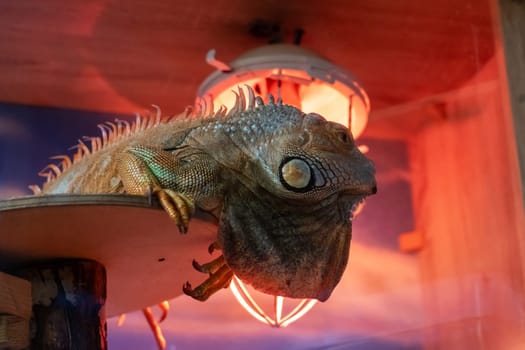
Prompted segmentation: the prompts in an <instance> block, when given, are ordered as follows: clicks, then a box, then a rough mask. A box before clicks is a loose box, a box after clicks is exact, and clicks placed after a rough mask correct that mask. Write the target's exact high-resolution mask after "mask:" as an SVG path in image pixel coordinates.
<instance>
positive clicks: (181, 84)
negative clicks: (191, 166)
mask: <svg viewBox="0 0 525 350" xmlns="http://www.w3.org/2000/svg"><path fill="white" fill-rule="evenodd" d="M0 23H2V24H1V25H0V77H1V78H0V199H1V200H7V199H9V198H15V197H20V196H27V195H30V194H31V191H30V190H29V189H28V188H27V186H28V185H31V184H40V183H42V181H43V179H42V178H41V177H39V176H38V175H37V174H38V173H39V171H41V170H42V168H44V167H45V166H46V165H47V164H48V163H49V162H50V161H49V157H50V156H53V155H56V154H63V153H65V152H67V149H68V148H69V147H70V146H72V145H74V144H76V143H77V140H78V139H79V138H82V137H83V136H86V135H88V136H90V135H96V134H97V133H98V129H97V124H100V123H103V122H105V121H111V120H114V119H115V118H119V119H125V120H132V119H133V118H134V116H133V115H134V113H137V112H139V113H144V111H146V110H148V109H150V108H151V107H150V106H151V105H152V104H154V105H157V106H160V108H161V110H162V111H163V113H166V114H169V115H172V114H177V113H180V112H182V111H183V110H184V108H185V107H186V106H187V105H191V104H193V103H194V101H195V99H196V97H197V92H198V90H199V85H200V84H201V83H202V82H203V81H204V80H205V79H206V77H207V76H209V75H210V74H211V73H212V72H213V71H214V70H216V69H217V65H216V64H215V66H214V67H210V65H208V64H207V63H206V61H205V57H206V53H207V52H209V50H210V49H215V50H216V59H217V60H218V61H220V62H225V63H228V62H231V61H233V60H235V59H236V58H238V57H239V56H241V55H242V54H243V53H245V52H247V51H249V50H251V49H254V48H257V47H261V46H264V45H267V44H269V43H270V44H276V43H277V44H279V43H281V44H282V43H285V44H296V45H300V47H304V48H306V49H309V50H312V51H313V52H315V53H317V54H319V55H320V56H322V57H324V58H326V59H327V60H328V61H330V62H332V63H333V64H334V65H337V66H340V67H342V68H343V69H344V70H346V71H348V72H351V73H352V75H353V76H355V78H356V79H357V81H358V82H359V86H360V87H362V89H363V91H364V92H366V95H367V96H368V99H369V102H370V113H369V115H368V120H367V124H366V126H365V127H364V131H363V132H362V134H361V135H360V136H359V138H358V139H357V140H356V143H357V144H358V145H360V146H363V147H362V149H363V150H367V153H366V155H367V157H369V158H370V159H372V160H373V161H374V163H375V165H376V171H377V172H376V178H377V187H378V193H377V194H376V195H374V196H371V197H369V198H368V199H367V201H366V204H365V206H364V208H363V210H362V212H361V213H360V214H359V215H358V216H357V217H356V218H355V220H354V228H353V236H352V245H351V248H350V260H349V263H348V266H347V269H346V271H345V273H344V276H343V279H342V280H341V282H340V284H339V285H338V286H337V287H336V289H335V291H334V293H333V295H332V296H331V298H330V299H329V300H328V301H326V302H324V303H318V304H317V305H315V307H314V308H313V309H312V310H311V311H310V312H309V313H307V314H306V315H305V316H304V317H303V318H301V319H300V320H298V321H297V322H296V323H294V324H292V325H290V326H289V327H287V328H283V329H275V328H270V327H268V326H267V325H263V324H262V323H258V322H257V321H256V320H254V319H252V318H251V316H250V315H248V313H246V312H245V311H244V310H243V309H242V308H241V306H239V305H238V304H237V302H236V301H235V299H234V298H233V296H232V295H231V294H230V291H229V290H223V291H221V292H219V293H217V295H215V296H213V297H212V298H211V299H210V300H209V301H206V302H205V303H199V302H196V301H194V300H191V299H190V298H188V297H186V296H184V295H181V294H182V292H181V287H182V286H181V285H178V284H177V285H176V284H174V285H173V286H172V287H173V289H172V291H171V290H170V291H168V292H166V293H164V292H163V293H164V294H163V295H165V298H166V299H170V298H174V299H173V300H172V302H171V311H170V314H169V316H168V318H167V320H166V321H164V322H163V323H162V324H161V328H162V330H163V332H164V335H165V337H166V340H167V349H194V348H212V347H213V348H215V349H229V348H250V349H267V348H279V349H280V348H282V349H516V350H517V349H522V348H525V212H524V199H525V190H524V188H525V187H524V186H525V175H524V171H525V107H524V99H525V97H524V96H525V95H524V94H525V4H524V3H523V2H520V1H511V0H499V1H497V0H483V1H474V0H466V1H452V0H447V1H436V0H426V1H415V0H403V1H394V2H393V1H385V0H374V1H368V0H367V1H365V0H359V1H343V0H326V1H321V2H320V1H309V0H308V1H295V0H293V1H287V2H286V1H274V0H266V1H249V2H248V1H233V0H215V1H207V0H203V1H200V2H194V3H193V2H192V3H190V2H187V1H179V0H177V1H167V0H157V1H151V2H143V1H136V0H133V1H120V0H107V1H106V0H104V1H103V0H97V1H91V2H89V3H86V2H81V1H69V2H63V1H46V2H40V1H35V0H29V1H24V2H20V1H3V2H1V3H0ZM284 102H285V103H286V100H285V101H284ZM346 112H347V111H345V113H346ZM3 215H4V218H5V215H6V214H5V213H3V212H2V211H0V273H1V272H4V273H9V272H10V270H11V269H12V266H11V265H10V262H11V261H12V260H11V258H12V256H11V255H10V254H11V253H12V252H10V247H8V246H7V244H4V245H3V244H2V239H4V242H7V238H6V237H8V236H9V233H8V232H6V231H5V227H2V222H4V223H5V222H6V221H2V219H3V217H2V216H3ZM129 220H130V222H128V224H127V226H126V227H133V226H134V221H133V220H138V219H137V218H136V217H133V218H130V219H129ZM166 221H167V220H166ZM46 225H53V224H52V223H46ZM57 225H60V223H57ZM97 227H98V226H97ZM173 234H174V235H177V234H178V232H177V230H176V228H174V229H173ZM100 236H103V235H100ZM9 237H10V236H9ZM144 237H145V238H144V239H152V240H154V239H155V232H145V233H144ZM11 238H12V237H10V239H11ZM122 240H123V241H124V240H125V236H123V237H122ZM44 241H45V240H44ZM112 241H115V240H114V239H113V240H112ZM42 244H44V245H45V244H47V243H45V242H44V243H42ZM101 244H102V243H101ZM123 245H125V243H124V242H123ZM164 248H165V247H164ZM112 249H113V248H112ZM118 251H119V250H118V249H117V251H116V253H115V254H119V253H118ZM126 251H127V250H126V249H123V250H122V252H126ZM201 253H202V252H201ZM75 254H76V253H75ZM75 254H74V253H72V255H75ZM122 254H123V255H125V254H126V253H122ZM68 257H72V256H68ZM124 257H125V256H124ZM127 258H129V259H130V260H132V259H134V257H133V256H129V257H127ZM168 260H169V259H168ZM102 263H104V262H102ZM155 263H164V261H161V260H160V258H159V261H158V262H157V261H156V262H155ZM169 263H170V262H169V261H167V264H169ZM166 266H169V265H166ZM106 268H107V269H108V276H111V272H112V270H111V269H112V266H106ZM177 268H178V269H183V268H181V267H180V266H179V267H177ZM188 269H191V266H188ZM119 273H120V274H121V275H125V278H130V279H132V278H133V274H134V271H132V270H130V271H125V273H124V272H122V271H120V270H119ZM192 276H193V275H192ZM0 277H2V275H0ZM108 278H109V277H108ZM123 278H124V277H123ZM162 279H163V281H159V280H156V279H155V278H151V279H149V280H148V279H146V280H144V281H136V283H135V286H137V287H136V288H130V289H129V290H125V291H122V290H121V289H120V290H119V291H118V292H114V294H112V293H113V290H117V289H115V288H113V287H112V286H111V285H110V283H111V281H109V280H108V288H109V289H108V298H107V310H108V316H109V318H108V343H109V348H111V349H129V348H143V349H145V348H148V349H154V348H155V346H156V345H155V340H154V338H153V336H152V334H151V331H150V329H149V327H148V325H147V323H146V321H145V320H144V319H143V316H142V313H141V312H140V308H142V307H147V306H150V305H140V306H137V305H134V304H133V303H132V302H131V301H132V300H141V299H140V298H141V295H142V294H148V293H149V294H148V295H156V294H155V293H150V291H151V290H153V291H155V288H157V287H158V285H165V284H163V283H164V282H166V281H165V280H166V278H165V277H162ZM196 282H197V281H195V283H196ZM2 283H4V284H6V283H7V282H6V280H4V279H2V278H0V291H2V290H3V289H2ZM0 296H2V294H1V293H0ZM124 300H125V302H124ZM130 300H131V301H130ZM128 301H129V302H128ZM161 301H162V300H151V299H148V304H151V305H153V304H155V303H157V302H161ZM1 305H2V304H1V300H0V306H1ZM130 305H134V306H137V307H131V306H130ZM5 312H6V311H5V310H2V309H0V349H1V348H4V347H8V345H9V343H8V342H9V339H7V340H6V339H5V338H2V332H1V330H2V322H3V321H2V320H3V317H4V316H3V313H5ZM122 312H126V313H127V316H126V321H125V322H124V323H123V324H122V325H117V323H118V316H119V314H120V313H122ZM5 322H7V321H5ZM24 322H29V316H28V315H26V316H25V321H24ZM5 324H7V323H5ZM6 344H7V345H6Z"/></svg>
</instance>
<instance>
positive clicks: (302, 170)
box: [279, 158, 315, 192]
mask: <svg viewBox="0 0 525 350" xmlns="http://www.w3.org/2000/svg"><path fill="white" fill-rule="evenodd" d="M279 178H280V180H281V183H282V184H283V186H284V187H285V188H287V189H289V190H290V191H294V192H306V191H308V190H310V189H311V188H312V187H313V185H314V183H315V179H314V172H313V171H312V168H310V166H309V165H308V163H307V162H306V161H305V160H304V159H301V158H285V159H284V160H283V161H282V163H281V166H280V167H279Z"/></svg>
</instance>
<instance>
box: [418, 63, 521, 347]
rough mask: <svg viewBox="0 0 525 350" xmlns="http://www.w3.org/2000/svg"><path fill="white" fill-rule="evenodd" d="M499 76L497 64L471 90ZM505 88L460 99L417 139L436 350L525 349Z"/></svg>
mask: <svg viewBox="0 0 525 350" xmlns="http://www.w3.org/2000/svg"><path fill="white" fill-rule="evenodd" d="M495 71H496V72H497V64H496V61H495V60H494V61H493V62H492V64H489V65H488V66H487V67H486V68H485V70H484V71H483V72H482V73H481V74H480V76H479V77H478V79H474V80H473V81H472V82H471V83H470V84H469V85H470V87H471V88H474V89H475V87H476V85H477V84H479V81H482V80H483V79H484V76H485V75H487V74H489V75H494V72H495ZM504 83H505V81H504V80H503V81H500V83H499V84H495V85H494V87H493V89H480V93H479V94H477V95H474V96H473V95H472V94H467V95H461V92H459V93H458V94H459V95H458V96H455V97H454V99H453V100H450V101H449V102H448V103H447V104H446V105H445V107H444V110H443V113H444V114H443V116H444V118H442V119H441V120H440V121H436V122H435V123H434V124H432V125H430V126H428V127H426V128H424V129H422V130H420V131H419V132H418V133H417V134H415V135H414V136H413V137H412V138H411V140H410V142H409V145H410V155H411V165H412V176H413V196H414V211H415V221H416V222H415V226H416V230H418V231H420V232H423V234H424V247H423V249H422V250H421V252H420V254H419V262H420V269H421V279H422V291H423V298H424V305H425V316H426V317H427V321H428V323H429V324H430V325H432V327H430V328H429V331H428V334H427V340H428V343H427V345H428V346H427V347H428V348H429V349H475V348H476V349H508V348H511V347H510V346H514V345H516V344H520V346H521V345H525V338H523V337H524V335H525V324H524V321H525V278H524V276H525V274H524V269H525V259H524V254H525V219H524V213H523V202H522V199H521V186H520V181H519V169H518V162H517V157H516V151H515V143H514V134H513V132H512V128H511V127H510V126H511V121H512V119H511V116H510V115H509V114H508V113H505V111H504V110H505V109H504V108H503V106H504V102H505V99H504V95H503V92H502V88H503V87H504V85H503V84H504ZM465 110H469V111H470V113H468V114H464V113H462V111H465ZM462 116H464V117H462ZM451 330H455V331H451Z"/></svg>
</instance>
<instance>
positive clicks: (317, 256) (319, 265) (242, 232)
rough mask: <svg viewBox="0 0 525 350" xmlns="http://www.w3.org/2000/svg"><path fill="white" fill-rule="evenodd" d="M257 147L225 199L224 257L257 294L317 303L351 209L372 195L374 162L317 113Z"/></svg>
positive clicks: (331, 277) (334, 270)
mask: <svg viewBox="0 0 525 350" xmlns="http://www.w3.org/2000/svg"><path fill="white" fill-rule="evenodd" d="M292 112H293V111H292ZM261 149H262V151H259V152H258V157H257V159H254V160H253V161H251V162H249V164H248V165H247V166H246V169H248V168H249V171H247V174H249V176H247V177H245V178H244V179H243V181H242V183H241V184H239V185H238V186H236V188H235V190H234V191H232V192H231V193H230V194H229V196H228V198H227V199H226V202H225V207H224V212H223V215H221V224H220V230H219V242H220V244H221V246H222V248H223V254H224V257H225V259H226V262H227V264H228V265H229V267H230V268H231V269H232V271H233V272H234V273H235V274H236V275H237V276H238V277H239V278H240V279H241V280H243V281H244V282H247V283H248V284H251V285H252V286H253V287H255V288H256V289H258V290H260V291H262V292H266V293H269V294H273V295H281V296H287V297H292V298H315V299H319V300H321V301H324V300H326V299H328V297H329V296H330V294H331V293H332V291H333V289H334V288H335V286H336V285H337V283H338V282H339V280H340V278H341V276H342V274H343V272H344V269H345V267H346V264H347V261H348V254H349V245H350V238H351V220H352V212H353V210H355V208H356V206H357V205H358V204H359V203H360V202H362V200H363V199H364V197H366V196H368V195H371V194H374V193H375V192H376V181H375V176H374V174H375V170H374V166H373V163H372V162H371V161H370V160H368V159H367V158H366V157H365V156H364V155H363V154H362V153H361V152H360V151H359V149H358V148H357V147H356V145H355V143H354V140H353V137H352V135H351V133H350V132H349V130H348V129H347V128H346V127H344V126H342V125H340V124H337V123H333V122H329V121H326V120H325V119H324V118H323V117H321V116H319V115H317V114H306V115H303V117H302V118H301V123H300V126H298V127H297V128H296V129H295V130H293V132H289V131H288V132H280V133H276V135H275V137H272V139H271V140H269V141H268V142H266V145H265V146H264V147H262V148H261Z"/></svg>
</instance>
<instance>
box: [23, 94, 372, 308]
mask: <svg viewBox="0 0 525 350" xmlns="http://www.w3.org/2000/svg"><path fill="white" fill-rule="evenodd" d="M234 93H235V94H236V103H235V106H234V107H233V108H232V109H231V110H229V111H227V110H226V108H225V107H221V108H219V109H218V110H217V111H216V112H213V111H209V110H210V109H213V108H208V107H206V106H204V107H202V106H201V108H197V109H196V110H195V111H191V110H187V111H186V112H185V113H184V114H183V115H181V116H178V117H163V116H161V113H160V111H157V113H156V115H152V116H151V117H148V118H142V117H137V119H136V121H135V122H134V123H128V122H125V121H116V122H115V123H107V124H103V125H99V128H100V129H101V136H100V137H94V138H89V139H88V142H90V143H91V147H88V146H87V145H86V143H85V142H83V141H79V144H78V146H77V153H76V154H75V155H74V156H73V159H70V158H69V157H68V156H56V157H55V158H58V159H61V164H59V165H56V164H55V165H54V164H51V165H49V166H48V167H47V168H46V171H44V173H43V175H45V176H46V177H47V182H46V183H45V184H44V185H43V188H42V189H41V190H40V189H39V188H37V187H33V189H34V191H35V192H39V193H43V194H56V193H78V194H81V193H130V194H142V195H147V194H150V195H155V196H158V198H159V201H160V203H161V205H162V206H163V208H164V209H165V210H166V212H167V213H168V215H169V216H170V217H171V218H172V219H173V221H175V223H176V225H177V226H178V227H179V229H180V231H181V232H182V233H185V232H186V231H187V229H188V225H189V224H190V222H191V220H190V216H191V213H192V212H193V211H194V209H195V208H199V209H201V210H203V211H206V212H210V213H212V214H213V215H214V216H215V217H217V219H218V233H217V241H216V243H215V244H214V247H215V248H218V249H220V250H222V255H221V256H220V257H219V258H217V259H215V260H213V261H211V262H209V263H207V264H203V265H200V264H198V263H196V262H194V264H193V265H194V267H195V268H196V269H197V270H199V271H201V272H204V273H208V274H209V277H208V278H207V279H206V280H205V281H204V282H203V283H202V284H200V285H199V286H198V287H196V288H195V289H193V288H192V287H191V285H190V284H189V283H187V284H186V285H185V286H184V287H183V291H184V293H186V294H188V295H190V296H192V297H193V298H196V299H198V300H206V299H207V298H208V297H209V296H210V295H212V294H213V293H215V292H216V291H218V290H220V289H221V288H223V287H227V286H228V285H229V283H230V280H231V278H232V276H233V274H235V275H236V276H238V277H239V278H240V279H241V280H242V281H244V282H246V283H248V284H250V285H252V286H253V287H254V288H255V289H257V290H260V291H262V292H265V293H268V294H272V295H280V296H287V297H292V298H316V299H318V300H321V301H325V300H326V299H328V297H329V296H330V294H331V292H332V290H333V289H334V287H335V286H336V284H337V283H338V281H339V280H340V278H341V275H342V273H343V271H344V269H345V266H346V263H347V260H348V254H349V244H350V238H351V225H352V215H353V214H352V212H353V210H354V209H355V208H356V206H357V205H358V204H359V203H360V202H362V201H363V199H364V197H365V196H368V195H371V194H373V193H375V192H376V182H375V178H374V172H375V170H374V166H373V164H372V162H371V161H369V160H368V159H367V158H366V157H365V156H364V155H363V154H362V153H361V152H360V151H359V150H358V149H357V147H356V145H355V144H354V140H353V138H352V135H351V133H350V132H349V130H348V128H346V127H344V126H343V125H340V124H337V123H333V122H329V121H326V120H325V119H324V118H323V117H322V116H320V115H318V114H315V113H309V114H305V113H303V112H301V111H300V110H299V109H297V108H295V107H293V106H289V105H284V104H283V103H282V101H281V100H280V99H279V100H278V101H277V102H275V101H274V98H273V97H272V96H271V95H269V96H268V102H267V103H264V101H263V100H262V98H261V97H255V95H254V92H253V91H252V90H251V89H250V88H247V90H245V91H243V89H239V91H238V92H234ZM84 141H85V140H84Z"/></svg>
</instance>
